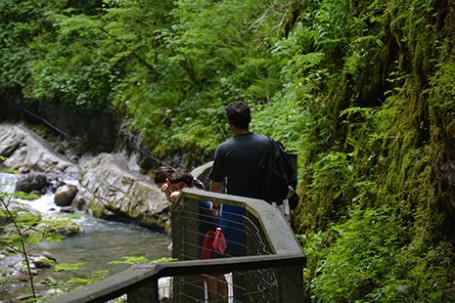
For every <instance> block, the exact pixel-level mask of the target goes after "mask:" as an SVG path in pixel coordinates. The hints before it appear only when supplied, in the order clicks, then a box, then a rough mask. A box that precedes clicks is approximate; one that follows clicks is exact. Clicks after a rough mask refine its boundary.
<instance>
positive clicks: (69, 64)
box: [0, 0, 455, 302]
mask: <svg viewBox="0 0 455 303" xmlns="http://www.w3.org/2000/svg"><path fill="white" fill-rule="evenodd" d="M454 14H455V8H454V2H453V0H440V1H436V0H428V1H420V0H387V1H379V0H375V1H366V0H348V1H346V0H331V1H329V0H325V1H324V0H313V1H310V0H306V1H305V0H302V1H298V0H266V1H262V0H230V1H214V0H212V1H210V0H192V1H189V0H179V1H164V0H161V1H158V0H155V1H151V0H148V1H145V0H98V1H95V0H93V1H71V0H46V1H44V0H33V1H32V0H0V16H1V18H0V28H1V30H0V37H1V39H0V48H1V52H0V66H1V68H0V91H1V92H2V93H3V94H6V93H8V92H9V91H12V90H20V91H22V92H23V96H24V98H25V99H27V100H29V101H30V102H43V101H45V102H57V103H60V104H64V105H65V106H66V107H67V108H68V109H72V110H76V111H78V112H79V113H80V114H84V113H89V112H97V111H99V110H109V111H112V112H114V113H116V116H117V118H118V121H127V122H128V125H129V126H130V128H131V129H132V130H135V131H137V132H140V133H141V134H142V135H143V138H144V139H145V143H146V144H147V145H148V146H149V147H150V149H151V150H152V151H153V153H154V154H155V155H156V156H157V157H165V156H166V155H170V154H173V153H174V152H176V151H180V150H183V151H184V152H185V154H186V155H187V156H188V157H189V158H192V157H193V158H195V157H198V158H199V159H201V160H210V159H211V157H212V154H213V150H214V148H215V147H216V145H217V144H218V143H219V142H221V141H222V140H224V139H226V138H227V137H228V136H229V134H228V131H227V128H226V127H224V115H223V109H224V105H226V104H227V103H229V102H231V101H234V100H246V101H247V102H248V103H249V104H250V105H251V107H252V108H253V109H254V122H253V130H254V131H256V132H259V133H262V134H266V135H272V136H273V137H275V138H277V139H279V140H281V141H282V142H283V143H285V145H286V146H287V147H288V148H289V149H291V150H294V151H296V152H297V153H298V154H299V175H300V178H301V180H300V185H301V186H300V194H301V197H302V200H301V203H300V205H299V207H298V209H297V210H296V211H295V213H294V218H293V227H294V230H295V231H296V233H297V234H298V235H299V237H300V239H301V240H302V243H303V244H304V247H305V250H306V253H307V254H308V266H307V268H306V269H305V273H304V279H305V287H306V288H305V293H306V297H307V300H308V301H309V300H311V301H312V302H453V301H455V285H454V284H453V281H454V278H455V266H454V265H455V264H454V262H455V258H454V236H453V230H454V227H455V226H454V225H453V223H451V222H452V221H453V219H454V216H455V179H454V176H455V169H454V167H455V162H454V160H453V156H452V154H453V152H452V151H453V150H454V148H455V139H454V138H455V102H454V95H455V82H454V77H453V75H455V64H454V56H455V54H454V50H453V49H454V42H455V23H454V22H455V18H454Z"/></svg>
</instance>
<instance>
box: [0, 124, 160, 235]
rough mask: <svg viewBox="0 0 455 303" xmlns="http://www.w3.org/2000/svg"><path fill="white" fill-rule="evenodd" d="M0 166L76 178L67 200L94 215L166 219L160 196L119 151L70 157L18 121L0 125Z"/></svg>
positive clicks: (147, 222)
mask: <svg viewBox="0 0 455 303" xmlns="http://www.w3.org/2000/svg"><path fill="white" fill-rule="evenodd" d="M0 155H1V156H3V157H4V158H5V159H4V160H0V164H1V165H0V167H1V166H3V167H6V168H13V169H15V170H18V171H19V172H20V173H21V174H25V175H26V174H32V173H42V174H45V175H46V176H47V178H48V179H49V180H48V181H49V183H52V182H54V181H60V180H65V179H73V180H77V181H78V183H79V188H78V193H77V195H76V197H75V199H74V202H73V205H74V206H77V208H78V209H80V210H83V211H88V212H90V213H92V214H93V215H94V216H97V217H102V218H105V219H111V220H122V221H132V222H135V223H137V224H140V225H144V226H148V227H155V228H160V229H161V228H165V227H166V226H167V222H168V221H169V213H168V206H167V202H166V199H165V197H164V195H163V194H162V193H161V191H160V189H159V188H158V187H157V186H156V185H155V184H154V183H153V181H152V180H150V179H149V178H147V177H145V176H144V175H141V174H139V173H137V172H134V171H132V170H131V169H130V168H129V167H131V166H134V165H131V163H130V162H131V161H130V160H129V159H128V158H126V157H125V156H124V155H123V154H107V153H102V154H99V155H97V156H94V157H93V156H84V157H81V158H78V159H75V160H70V159H68V157H66V156H65V155H63V154H60V153H57V152H56V151H55V150H54V148H53V146H52V145H51V144H49V142H46V141H45V140H43V139H41V138H40V137H39V136H37V135H36V134H35V133H34V132H32V131H31V130H29V129H27V128H26V127H25V126H24V125H21V124H18V125H16V124H0Z"/></svg>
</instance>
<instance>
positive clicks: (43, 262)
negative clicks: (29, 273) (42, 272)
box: [30, 256, 55, 269]
mask: <svg viewBox="0 0 455 303" xmlns="http://www.w3.org/2000/svg"><path fill="white" fill-rule="evenodd" d="M30 260H31V261H32V262H33V264H34V265H35V267H36V268H39V269H41V268H51V267H52V266H53V265H54V264H55V261H54V260H51V259H49V258H47V257H45V256H36V257H30Z"/></svg>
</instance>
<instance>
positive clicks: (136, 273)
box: [46, 254, 306, 303]
mask: <svg viewBox="0 0 455 303" xmlns="http://www.w3.org/2000/svg"><path fill="white" fill-rule="evenodd" d="M305 264H306V257H305V255H304V254H300V255H265V256H246V257H235V258H226V259H211V260H191V261H175V262H165V263H157V264H138V265H133V266H131V267H130V268H129V269H127V270H125V271H122V272H120V273H117V274H115V275H112V276H110V277H107V278H106V279H103V280H102V281H100V282H96V283H94V284H90V285H87V286H85V287H83V288H80V289H76V290H74V291H72V292H69V293H66V294H63V295H61V296H58V297H56V298H53V299H51V300H48V301H46V302H47V303H97V302H105V301H107V300H111V299H114V298H117V297H119V296H120V295H122V294H125V293H128V292H129V291H131V290H133V289H134V288H136V287H138V286H139V285H140V284H148V283H150V282H156V281H157V280H158V279H159V278H161V277H167V276H175V275H182V276H185V275H194V274H201V273H206V274H207V273H215V272H231V271H245V270H256V269H262V268H278V267H286V266H295V265H301V266H304V265H305Z"/></svg>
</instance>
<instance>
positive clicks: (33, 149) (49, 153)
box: [0, 123, 79, 178]
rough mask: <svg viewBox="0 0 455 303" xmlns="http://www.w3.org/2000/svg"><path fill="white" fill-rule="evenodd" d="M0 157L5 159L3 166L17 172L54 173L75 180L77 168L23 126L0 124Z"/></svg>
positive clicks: (77, 172) (77, 173)
mask: <svg viewBox="0 0 455 303" xmlns="http://www.w3.org/2000/svg"><path fill="white" fill-rule="evenodd" d="M0 142H1V143H2V144H0V155H1V156H5V157H6V158H7V159H6V160H5V161H4V162H3V166H5V167H9V168H13V169H17V170H32V171H37V172H46V173H47V172H55V173H61V174H64V175H67V176H71V177H74V178H77V176H78V175H79V168H78V167H77V165H76V164H75V163H73V162H71V161H70V160H69V159H68V158H67V157H65V156H63V155H61V154H58V153H57V152H56V151H55V150H54V149H53V147H52V146H51V144H50V143H49V142H47V141H45V140H43V139H42V138H40V137H39V136H38V135H37V134H35V133H34V132H33V131H31V130H29V129H27V128H26V127H25V126H23V125H21V124H19V125H13V124H8V123H5V124H0Z"/></svg>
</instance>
